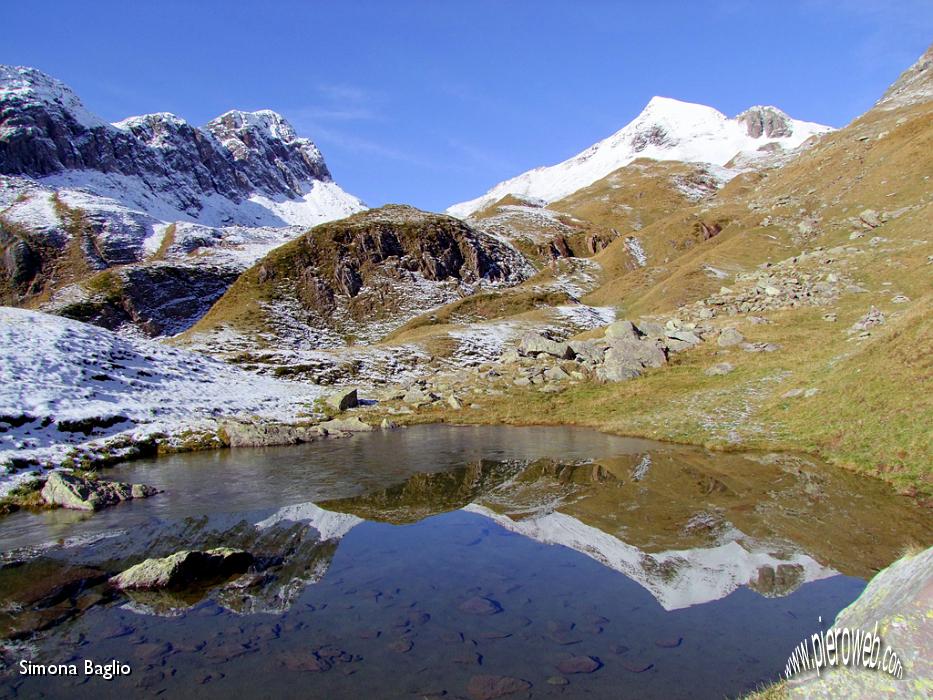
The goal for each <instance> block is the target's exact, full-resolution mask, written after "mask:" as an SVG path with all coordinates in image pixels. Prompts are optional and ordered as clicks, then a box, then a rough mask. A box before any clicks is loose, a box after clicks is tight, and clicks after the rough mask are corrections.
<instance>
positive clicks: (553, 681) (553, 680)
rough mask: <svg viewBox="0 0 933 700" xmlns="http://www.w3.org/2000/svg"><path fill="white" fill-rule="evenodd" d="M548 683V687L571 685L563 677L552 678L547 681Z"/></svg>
mask: <svg viewBox="0 0 933 700" xmlns="http://www.w3.org/2000/svg"><path fill="white" fill-rule="evenodd" d="M547 683H548V685H569V684H570V681H568V680H567V679H566V678H564V677H563V676H551V677H550V678H548V679H547Z"/></svg>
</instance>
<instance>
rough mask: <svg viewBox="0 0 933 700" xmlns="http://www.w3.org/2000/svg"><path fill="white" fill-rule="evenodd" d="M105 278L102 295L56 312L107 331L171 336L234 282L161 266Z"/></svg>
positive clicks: (226, 273) (227, 275) (215, 270)
mask: <svg viewBox="0 0 933 700" xmlns="http://www.w3.org/2000/svg"><path fill="white" fill-rule="evenodd" d="M106 274H108V275H111V276H112V278H113V282H112V283H111V284H110V285H108V288H107V289H105V290H104V291H103V292H102V293H97V294H90V295H89V296H88V297H87V298H86V299H84V300H82V301H78V302H74V303H71V304H68V305H66V306H63V307H61V308H58V309H57V310H56V312H57V313H59V314H60V315H62V316H66V317H68V318H73V319H75V320H78V321H84V322H85V323H93V324H94V325H96V326H101V327H102V328H108V329H110V330H117V329H119V328H120V327H121V326H123V325H124V324H128V323H129V324H133V325H135V326H137V327H138V328H140V330H142V331H143V332H144V333H146V334H147V335H150V336H159V335H174V334H176V333H181V332H182V331H184V330H187V329H188V328H190V327H191V326H192V325H194V323H196V322H197V320H198V319H199V318H201V316H203V315H204V314H205V313H206V312H207V310H208V309H209V308H210V306H211V304H213V303H214V302H215V301H217V299H219V298H220V297H221V295H223V293H224V292H225V291H226V290H227V288H228V287H229V286H230V285H231V284H232V283H233V281H234V280H235V279H236V277H237V272H236V271H235V270H230V269H226V268H222V267H216V266H204V267H197V266H193V265H173V264H167V263H162V264H160V263H155V264H148V265H139V266H128V267H125V268H123V269H122V270H120V271H119V272H108V273H106Z"/></svg>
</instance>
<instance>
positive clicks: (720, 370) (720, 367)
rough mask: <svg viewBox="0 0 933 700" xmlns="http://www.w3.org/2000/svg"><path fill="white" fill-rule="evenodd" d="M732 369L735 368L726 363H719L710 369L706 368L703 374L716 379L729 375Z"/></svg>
mask: <svg viewBox="0 0 933 700" xmlns="http://www.w3.org/2000/svg"><path fill="white" fill-rule="evenodd" d="M734 369H735V367H734V366H733V365H731V364H729V363H728V362H719V363H717V364H715V365H713V366H712V367H708V368H707V369H706V371H705V372H704V374H706V375H707V376H708V377H717V376H721V375H723V374H729V372H731V371H732V370H734Z"/></svg>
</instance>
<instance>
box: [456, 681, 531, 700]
mask: <svg viewBox="0 0 933 700" xmlns="http://www.w3.org/2000/svg"><path fill="white" fill-rule="evenodd" d="M530 687H531V683H529V682H528V681H526V680H522V679H521V678H512V677H511V676H473V677H472V678H471V679H470V682H469V684H468V685H467V693H469V695H470V697H471V698H473V700H494V698H501V697H504V696H506V695H512V694H513V693H521V692H523V691H525V690H528V689H529V688H530Z"/></svg>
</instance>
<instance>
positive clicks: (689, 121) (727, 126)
mask: <svg viewBox="0 0 933 700" xmlns="http://www.w3.org/2000/svg"><path fill="white" fill-rule="evenodd" d="M754 112H761V113H764V114H765V115H768V116H772V117H773V118H774V119H776V120H777V121H779V122H782V123H783V124H784V126H785V128H784V129H783V130H782V131H781V134H782V135H780V136H779V135H777V134H774V135H772V136H768V135H767V134H766V133H762V134H761V135H759V136H752V135H751V134H750V129H749V126H748V124H747V123H746V121H745V119H743V118H746V117H748V116H751V115H752V113H754ZM831 130H832V129H831V127H828V126H823V125H821V124H814V123H812V122H804V121H799V120H797V119H791V118H790V117H788V116H787V115H786V114H784V113H783V112H782V111H781V110H779V109H777V108H776V107H753V108H751V109H749V110H746V111H745V112H743V113H742V114H740V115H739V116H737V117H735V118H734V119H730V118H729V117H727V116H726V115H725V114H723V113H722V112H720V111H718V110H716V109H713V108H712V107H707V106H705V105H700V104H693V103H691V102H681V101H680V100H675V99H672V98H670V97H652V98H651V100H650V101H649V102H648V104H647V105H646V106H645V108H644V109H643V110H642V112H641V114H639V115H638V116H637V117H636V118H635V119H634V120H633V121H631V122H630V123H629V124H627V125H626V126H625V127H623V128H622V129H620V130H619V131H617V132H616V133H614V134H613V135H612V136H610V137H609V138H607V139H604V140H602V141H600V142H599V143H596V144H594V145H592V146H590V147H589V148H587V149H586V150H585V151H583V152H582V153H579V154H577V155H575V156H574V157H572V158H570V159H568V160H565V161H563V162H562V163H558V164H557V165H552V166H550V167H540V168H535V169H534V170H529V171H527V172H525V173H522V174H521V175H519V176H517V177H514V178H512V179H510V180H506V181H504V182H500V183H499V184H498V185H496V186H495V187H493V188H492V189H491V190H489V191H488V192H487V193H486V194H484V195H483V196H482V197H477V198H476V199H471V200H469V201H467V202H461V203H460V204H455V205H453V206H452V207H450V208H449V209H448V210H447V213H449V214H451V215H453V216H458V217H466V216H469V215H470V214H472V213H473V212H476V211H478V210H480V209H482V208H484V207H486V206H489V205H490V204H492V203H494V202H496V201H498V200H499V199H501V198H502V197H504V196H506V195H508V194H512V195H517V196H520V197H525V198H529V197H530V198H538V199H542V200H544V201H546V202H553V201H555V200H557V199H560V198H562V197H566V196H567V195H569V194H572V193H573V192H576V191H577V190H579V189H581V188H583V187H586V186H587V185H591V184H593V183H594V182H596V181H597V180H599V179H601V178H603V177H605V176H606V175H608V174H609V173H611V172H613V171H614V170H617V169H618V168H621V167H622V166H624V165H628V164H629V163H631V162H632V161H634V160H635V159H636V158H651V159H654V160H677V161H685V162H700V163H709V164H712V165H718V166H722V165H725V164H726V163H728V162H729V161H730V160H731V159H732V158H733V157H734V156H735V155H736V154H737V153H740V152H743V151H756V150H758V149H759V148H761V147H762V146H764V145H766V144H769V143H777V144H779V145H780V146H781V147H782V148H787V149H790V148H796V147H797V146H799V145H800V144H802V143H803V142H804V141H806V140H807V139H808V138H810V137H811V136H813V135H815V134H822V133H826V132H828V131H831Z"/></svg>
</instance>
